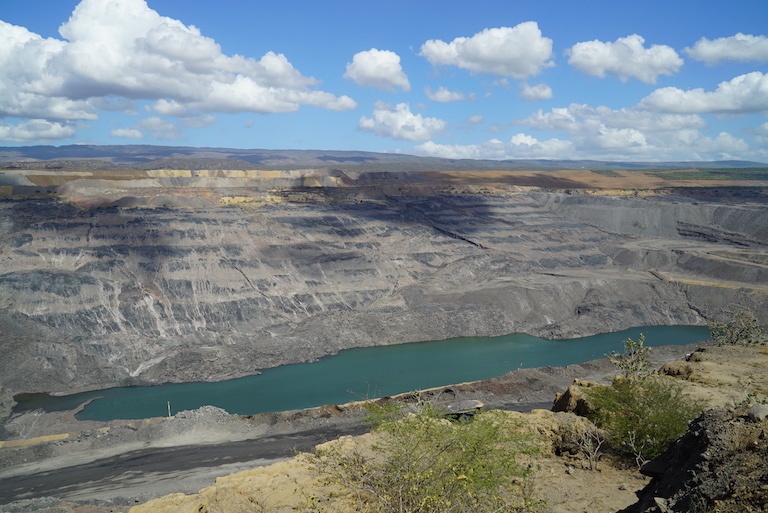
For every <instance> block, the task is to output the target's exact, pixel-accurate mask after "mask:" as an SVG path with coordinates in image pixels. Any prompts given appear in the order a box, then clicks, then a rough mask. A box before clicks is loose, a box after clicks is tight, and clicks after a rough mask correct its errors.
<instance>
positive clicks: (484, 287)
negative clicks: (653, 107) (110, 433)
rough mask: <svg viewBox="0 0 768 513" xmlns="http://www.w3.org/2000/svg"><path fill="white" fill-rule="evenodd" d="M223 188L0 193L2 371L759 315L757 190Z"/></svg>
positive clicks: (138, 374)
mask: <svg viewBox="0 0 768 513" xmlns="http://www.w3.org/2000/svg"><path fill="white" fill-rule="evenodd" d="M158 197H159V196H158ZM126 202H127V203H130V202H128V201H127V200H126ZM126 202H124V203H125V204H127V203H126ZM169 204H174V203H173V202H171V203H169ZM220 204H221V201H218V200H217V201H207V200H206V201H202V200H200V197H198V198H197V199H196V200H195V201H193V202H192V203H189V202H188V206H192V207H194V208H148V207H137V208H115V207H111V208H97V207H95V208H91V209H80V208H76V207H75V206H72V205H71V204H68V203H63V202H60V201H58V200H54V199H40V200H11V199H9V200H5V201H2V202H0V330H2V337H0V349H2V352H3V354H4V358H3V359H2V361H0V386H1V387H5V388H7V389H11V390H15V391H74V390H76V389H92V388H100V387H105V386H110V385H126V384H151V383H160V382H168V381H196V380H220V379H226V378H231V377H236V376H242V375H246V374H252V373H254V372H256V371H258V369H263V368H268V367H272V366H276V365H281V364H288V363H295V362H301V361H310V360H313V359H316V358H319V357H322V356H324V355H328V354H332V353H335V352H337V351H339V350H341V349H345V348H349V347H358V346H370V345H383V344H394V343H402V342H414V341H421V340H435V339H443V338H449V337H455V336H474V335H500V334H505V333H512V332H527V333H531V334H535V335H543V336H550V337H569V336H580V335H587V334H592V333H597V332H605V331H609V330H618V329H623V328H627V327H630V326H638V325H659V324H701V323H703V322H705V317H707V316H711V315H714V314H715V313H717V312H719V311H720V310H721V309H729V308H732V306H733V305H734V304H740V305H743V306H746V307H750V308H752V310H753V312H755V314H756V315H757V316H758V318H766V317H767V316H766V314H768V307H766V304H765V303H766V302H765V300H764V298H765V296H764V294H762V293H763V292H765V291H766V290H768V285H766V283H768V277H767V275H766V273H767V266H766V248H768V218H767V217H766V216H765V210H764V209H763V208H760V207H747V206H740V207H737V206H718V207H714V206H710V205H706V204H701V205H698V204H694V203H691V202H689V201H683V200H681V201H680V202H678V203H675V202H672V201H670V200H662V199H612V198H602V197H575V196H569V195H565V194H553V193H535V192H530V193H517V194H505V195H488V194H484V195H475V194H464V195H432V196H392V195H388V196H383V195H382V196H380V197H378V199H372V198H370V197H369V198H362V199H361V198H359V197H356V196H355V195H352V194H350V195H348V196H346V197H336V198H334V199H333V200H331V199H328V200H327V201H318V202H310V203H287V202H286V203H275V204H267V203H259V202H250V203H240V204H235V205H234V206H219V205H220ZM203 205H209V206H203Z"/></svg>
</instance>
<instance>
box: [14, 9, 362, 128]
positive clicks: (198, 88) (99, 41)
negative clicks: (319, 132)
mask: <svg viewBox="0 0 768 513" xmlns="http://www.w3.org/2000/svg"><path fill="white" fill-rule="evenodd" d="M59 33H60V34H61V37H62V39H54V38H47V39H44V38H42V37H40V36H39V35H37V34H34V33H32V32H30V31H28V30H27V29H26V28H24V27H18V26H14V25H11V24H8V23H5V22H1V21H0V116H9V117H16V118H20V119H47V120H50V121H63V120H94V119H97V117H98V113H99V111H100V110H101V109H102V108H106V107H108V106H110V105H112V106H113V107H114V106H115V105H117V104H119V102H117V103H115V102H114V101H113V99H115V98H122V99H127V100H150V101H152V100H154V101H155V102H156V103H155V105H154V108H155V110H156V111H157V112H158V113H159V114H163V115H185V116H186V115H199V114H200V113H204V112H216V111H219V112H260V113H270V112H291V111H295V110H297V109H299V107H300V106H302V105H313V106H317V107H321V108H326V109H332V110H349V109H353V108H355V107H356V106H357V104H356V103H355V101H354V100H352V99H351V98H349V97H348V96H335V95H333V94H331V93H329V92H325V91H320V90H317V89H315V86H316V85H317V84H318V81H317V80H316V79H314V78H312V77H307V76H304V75H302V74H301V73H300V72H299V71H298V70H297V69H296V68H294V67H293V66H292V65H291V63H290V62H289V61H288V59H287V58H286V57H285V56H284V55H282V54H278V53H275V52H267V53H266V54H265V55H263V56H262V57H261V58H260V59H258V60H257V59H254V58H250V57H243V56H240V55H233V56H228V55H225V54H224V53H223V52H222V50H221V47H220V46H219V44H218V43H216V41H214V40H213V39H211V38H209V37H206V36H204V35H202V34H201V32H200V30H199V29H198V28H196V27H194V26H187V25H184V24H183V23H182V22H180V21H178V20H175V19H171V18H168V17H164V16H161V15H160V14H158V13H157V12H156V11H154V10H152V9H150V8H149V7H148V6H147V3H146V1H145V0H82V1H81V2H80V3H79V4H78V5H77V7H76V8H75V10H74V11H73V13H72V15H71V17H70V18H69V20H68V21H67V22H66V23H64V24H63V25H62V26H61V27H60V29H59Z"/></svg>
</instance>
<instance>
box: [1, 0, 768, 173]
mask: <svg viewBox="0 0 768 513" xmlns="http://www.w3.org/2000/svg"><path fill="white" fill-rule="evenodd" d="M38 144H50V145H56V146H59V145H67V144H102V145H106V144H152V145H173V146H196V147H230V148H266V149H317V150H359V151H376V152H397V153H407V154H414V155H424V156H436V157H446V158H483V159H516V158H522V159H529V158H542V159H598V160H611V161H649V162H653V161H669V160H694V161H696V160H723V159H743V160H753V161H758V162H768V1H766V0H731V1H728V2H725V1H723V0H687V1H680V0H644V1H633V2H628V1H622V0H612V1H602V0H594V1H593V0H584V1H574V0H547V1H537V0H528V1H518V0H487V1H477V2H469V1H455V0H439V1H433V0H387V1H384V0H364V1H361V0H303V1H297V0H283V1H280V2H276V1H274V0H270V1H262V0H217V1H215V2H214V1H211V0H82V1H79V2H78V1H77V0H25V1H23V2H22V1H11V0H0V146H22V145H38Z"/></svg>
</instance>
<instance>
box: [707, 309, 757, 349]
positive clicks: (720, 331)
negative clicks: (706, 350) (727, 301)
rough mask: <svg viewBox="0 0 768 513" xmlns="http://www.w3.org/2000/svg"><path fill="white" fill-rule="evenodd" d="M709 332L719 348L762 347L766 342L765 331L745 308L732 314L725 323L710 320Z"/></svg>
mask: <svg viewBox="0 0 768 513" xmlns="http://www.w3.org/2000/svg"><path fill="white" fill-rule="evenodd" d="M709 331H710V333H711V334H712V338H713V339H714V340H715V341H717V344H718V345H720V346H733V345H737V344H738V345H750V344H752V345H762V344H765V342H766V337H765V330H763V328H762V327H761V326H760V324H759V323H758V322H757V319H756V318H755V316H754V315H752V312H750V311H749V310H748V309H746V308H742V309H741V310H739V311H738V312H736V313H734V314H733V315H732V316H731V319H729V320H727V321H718V320H716V319H713V320H711V321H710V322H709Z"/></svg>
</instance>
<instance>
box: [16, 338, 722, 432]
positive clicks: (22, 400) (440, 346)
mask: <svg viewBox="0 0 768 513" xmlns="http://www.w3.org/2000/svg"><path fill="white" fill-rule="evenodd" d="M640 333H643V334H644V335H645V338H646V346H651V347H653V346H662V345H683V344H689V343H693V342H698V341H702V340H706V339H708V338H709V330H708V329H707V328H706V327H703V326H652V327H641V328H632V329H629V330H625V331H621V332H616V333H604V334H600V335H594V336H590V337H583V338H577V339H570V340H546V339H541V338H537V337H532V336H529V335H524V334H513V335H506V336H501V337H472V338H455V339H449V340H441V341H435V342H420V343H411V344H399V345H393V346H378V347H366V348H357V349H348V350H345V351H342V352H340V353H339V354H337V355H334V356H329V357H327V358H323V359H321V360H319V361H317V362H312V363H305V364H297V365H285V366H282V367H276V368H273V369H266V370H264V371H263V372H262V373H261V374H258V375H255V376H248V377H245V378H240V379H233V380H229V381H220V382H216V383H182V384H164V385H158V386H151V387H124V388H111V389H107V390H98V391H93V392H84V393H80V394H72V395H67V396H49V395H47V394H23V395H21V396H17V401H18V402H19V404H18V405H17V406H16V408H14V410H15V411H22V410H29V409H36V408H42V409H45V410H48V411H53V410H63V409H72V408H76V407H77V406H79V405H80V404H83V403H84V402H86V401H88V400H91V399H95V400H93V401H92V402H91V403H90V404H88V405H87V406H86V407H85V409H84V410H83V411H82V412H80V413H79V414H78V418H79V419H81V420H100V421H107V420H114V419H140V418H147V417H162V416H165V415H167V414H168V402H170V405H171V409H172V413H176V412H178V411H182V410H191V409H195V408H199V407H200V406H203V405H213V406H218V407H220V408H223V409H225V410H227V411H228V412H229V413H236V414H242V415H250V414H255V413H261V412H268V411H271V412H275V411H285V410H295V409H301V408H310V407H314V406H322V405H324V404H343V403H346V402H350V401H356V400H360V399H365V398H372V397H380V396H383V395H395V394H399V393H405V392H411V391H415V390H421V389H425V388H432V387H438V386H443V385H449V384H456V383H462V382H467V381H478V380H482V379H486V378H491V377H495V376H501V375H502V374H505V373H507V372H510V371H513V370H515V369H518V368H521V367H523V368H533V367H547V366H564V365H570V364H574V363H582V362H585V361H589V360H594V359H597V358H603V357H604V356H605V355H606V354H607V353H610V352H611V351H617V352H622V351H623V350H624V343H623V342H624V340H626V339H627V338H633V339H635V340H637V338H638V337H639V335H640Z"/></svg>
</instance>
